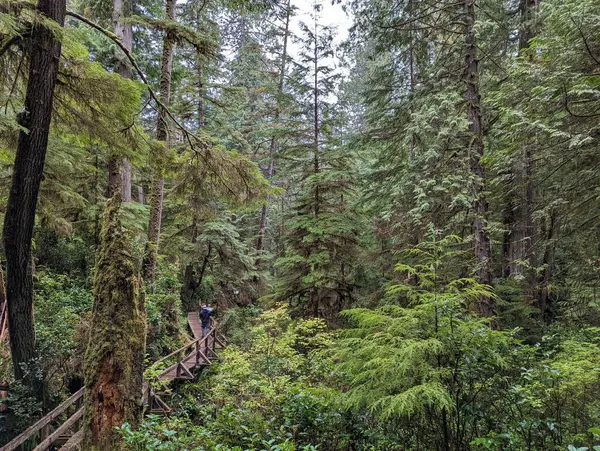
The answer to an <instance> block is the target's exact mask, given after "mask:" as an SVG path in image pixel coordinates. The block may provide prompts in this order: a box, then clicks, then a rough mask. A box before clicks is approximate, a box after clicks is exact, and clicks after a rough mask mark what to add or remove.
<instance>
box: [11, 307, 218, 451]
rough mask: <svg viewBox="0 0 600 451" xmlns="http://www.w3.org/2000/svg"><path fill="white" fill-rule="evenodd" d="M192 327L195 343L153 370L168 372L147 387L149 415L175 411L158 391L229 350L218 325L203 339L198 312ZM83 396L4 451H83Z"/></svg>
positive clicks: (75, 396)
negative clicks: (23, 446) (22, 446)
mask: <svg viewBox="0 0 600 451" xmlns="http://www.w3.org/2000/svg"><path fill="white" fill-rule="evenodd" d="M0 307H2V306H0ZM1 311H2V310H0V312H1ZM188 325H189V327H190V330H191V331H192V334H193V335H194V339H193V340H192V341H190V342H189V343H187V344H186V345H185V346H183V347H181V348H179V349H178V350H176V351H175V352H172V353H171V354H169V355H167V356H165V357H163V358H162V359H160V360H158V361H157V362H155V363H153V364H152V366H157V365H165V366H166V368H165V369H164V370H163V371H162V372H161V373H160V374H159V375H158V376H157V378H156V379H154V380H152V381H146V382H145V383H144V386H143V390H142V395H143V402H144V406H145V409H144V411H145V413H161V414H168V413H170V412H171V408H170V407H169V406H168V405H167V404H166V403H165V402H164V401H163V400H162V399H161V397H160V396H161V394H162V393H161V392H160V391H158V390H160V389H157V388H156V387H157V386H166V385H168V384H170V383H171V382H172V381H175V380H184V381H187V380H195V378H196V377H195V375H196V374H197V370H199V369H200V368H202V367H206V366H208V365H211V363H212V361H214V360H216V359H218V355H217V350H218V349H224V348H225V344H226V343H225V339H224V338H223V336H222V335H221V334H220V333H219V330H218V324H217V323H216V321H212V323H211V329H210V331H209V332H208V334H207V335H206V336H205V337H202V327H201V324H200V319H199V317H198V312H189V313H188ZM172 362H173V363H172ZM83 392H84V389H83V388H82V389H81V390H79V391H78V392H77V393H75V394H73V395H72V396H71V397H70V398H69V399H67V400H66V401H65V402H63V403H62V404H61V405H59V406H58V407H56V408H55V409H54V410H53V411H52V412H50V413H48V414H47V415H46V416H44V417H43V418H41V419H40V420H39V421H37V422H36V423H35V424H34V425H33V426H31V427H29V428H28V429H27V430H26V431H25V432H23V433H22V434H20V435H19V436H18V437H15V438H14V439H13V440H12V441H11V442H10V443H8V444H7V445H5V446H3V447H2V448H0V451H13V450H16V449H18V448H19V447H20V446H21V445H23V444H26V445H25V446H26V449H33V450H34V451H47V450H49V449H61V450H63V451H68V450H81V441H82V439H83V430H82V429H81V427H82V425H83V421H82V418H83V410H84V409H83Z"/></svg>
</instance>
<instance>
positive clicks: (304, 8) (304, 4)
mask: <svg viewBox="0 0 600 451" xmlns="http://www.w3.org/2000/svg"><path fill="white" fill-rule="evenodd" d="M313 3H314V2H313V0H292V5H293V6H295V7H296V8H298V15H297V16H296V17H295V24H294V25H295V28H296V27H297V23H298V22H299V21H302V20H303V21H305V22H309V21H310V12H311V11H312V5H313ZM318 3H321V5H322V6H323V9H322V11H321V24H322V25H324V26H334V27H336V29H337V37H336V43H338V44H339V43H340V42H342V41H343V40H344V39H346V37H347V36H348V28H349V27H350V25H351V24H352V21H351V19H350V18H349V17H348V16H347V15H346V13H345V12H344V11H343V10H342V5H338V4H336V5H332V4H331V0H320V1H319V2H318Z"/></svg>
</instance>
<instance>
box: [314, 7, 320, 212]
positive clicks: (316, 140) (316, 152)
mask: <svg viewBox="0 0 600 451" xmlns="http://www.w3.org/2000/svg"><path fill="white" fill-rule="evenodd" d="M314 71H315V76H314V81H313V83H314V86H313V90H314V92H313V97H314V113H313V114H314V118H313V119H314V122H313V171H314V174H315V175H317V174H318V173H319V172H320V168H319V41H318V26H317V17H316V15H315V50H314ZM314 202H315V205H314V217H315V219H316V218H317V217H318V216H319V207H320V205H319V204H320V199H319V184H318V183H315V200H314Z"/></svg>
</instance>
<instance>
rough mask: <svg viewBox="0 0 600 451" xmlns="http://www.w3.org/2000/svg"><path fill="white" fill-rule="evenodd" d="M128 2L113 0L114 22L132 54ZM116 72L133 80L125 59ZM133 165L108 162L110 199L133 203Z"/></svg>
mask: <svg viewBox="0 0 600 451" xmlns="http://www.w3.org/2000/svg"><path fill="white" fill-rule="evenodd" d="M129 3H130V2H128V0H113V14H112V22H113V29H114V30H115V35H116V36H117V37H118V38H119V40H120V41H121V43H122V44H123V46H124V47H125V48H126V49H127V50H129V51H130V52H131V50H132V48H133V27H132V25H131V24H128V23H125V21H124V20H123V18H124V17H127V16H128V15H129V12H130V6H129ZM115 72H116V73H117V74H119V75H120V76H121V77H123V78H132V74H131V67H130V65H129V62H128V61H127V60H126V59H125V58H121V59H119V61H118V62H117V64H116V65H115ZM131 172H132V169H131V163H130V162H129V160H128V159H127V158H123V157H122V156H120V155H115V154H113V155H111V156H110V157H109V162H108V197H113V196H114V195H115V193H116V192H117V191H120V192H121V195H122V197H123V200H124V201H125V202H131Z"/></svg>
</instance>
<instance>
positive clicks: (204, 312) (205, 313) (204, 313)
mask: <svg viewBox="0 0 600 451" xmlns="http://www.w3.org/2000/svg"><path fill="white" fill-rule="evenodd" d="M212 313H213V309H212V308H211V307H208V306H207V305H206V304H202V308H201V309H200V323H201V324H202V336H203V337H205V336H206V334H208V332H209V331H210V317H211V316H212Z"/></svg>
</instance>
